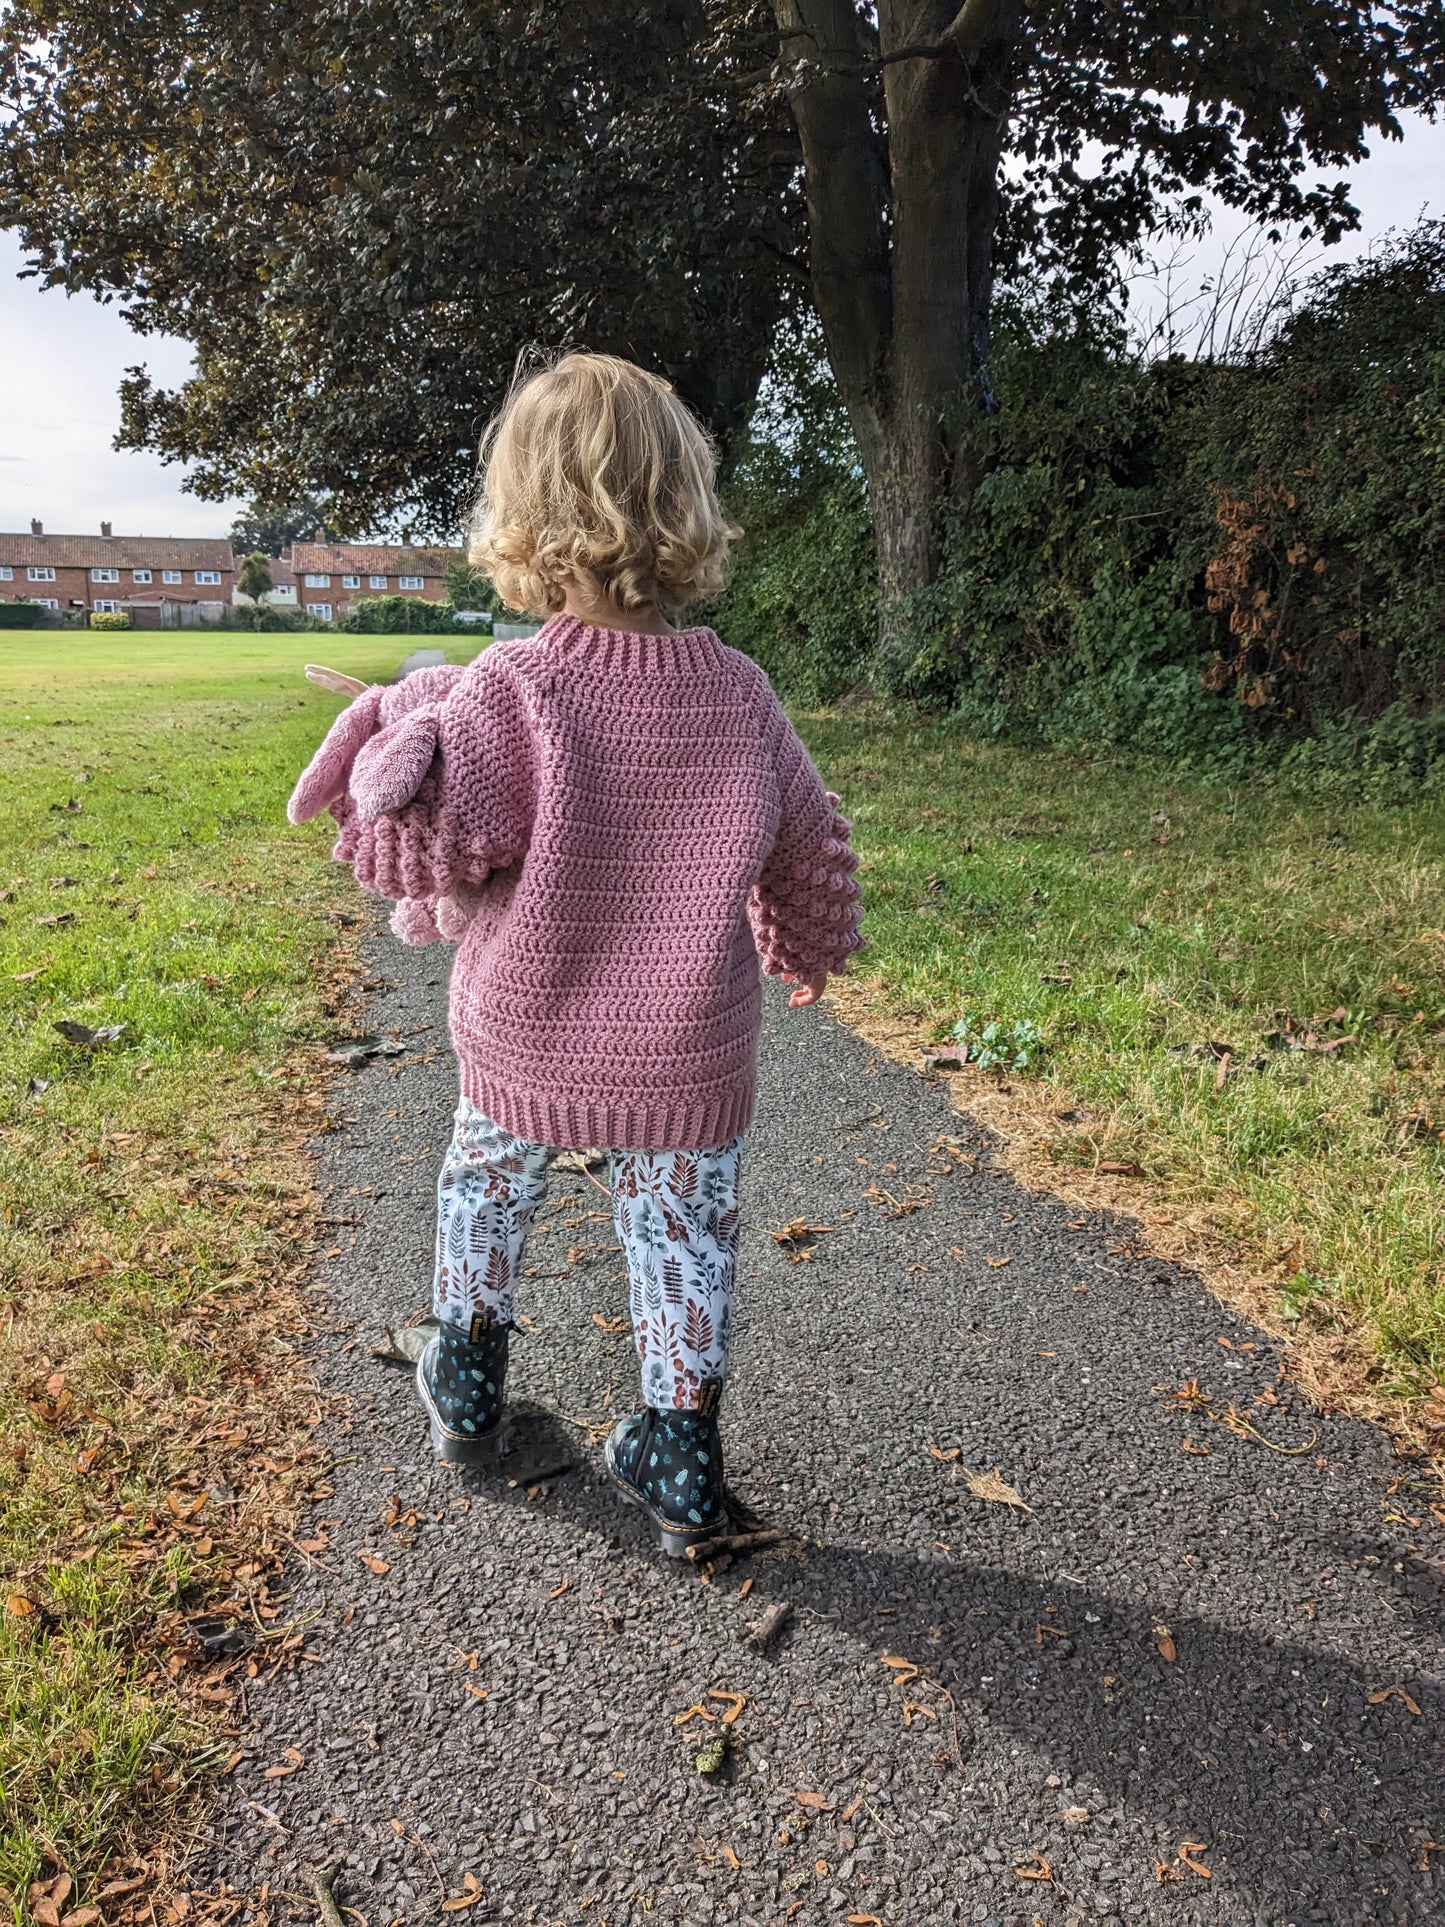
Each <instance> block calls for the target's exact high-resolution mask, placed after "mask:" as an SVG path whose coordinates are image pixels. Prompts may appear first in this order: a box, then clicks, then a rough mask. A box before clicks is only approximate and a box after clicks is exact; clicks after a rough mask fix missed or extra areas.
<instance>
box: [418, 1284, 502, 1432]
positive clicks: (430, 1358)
mask: <svg viewBox="0 0 1445 1927" xmlns="http://www.w3.org/2000/svg"><path fill="white" fill-rule="evenodd" d="M485 1317H486V1314H485V1313H482V1312H478V1313H477V1315H476V1316H475V1317H474V1318H473V1319H472V1321H471V1323H470V1325H450V1324H446V1323H443V1324H440V1325H438V1327H437V1329H436V1333H435V1335H434V1336H433V1337H432V1338H430V1339H429V1340H428V1341H427V1347H426V1350H425V1351H424V1352H423V1353H422V1355H421V1357H420V1358H419V1359H418V1360H417V1362H416V1389H417V1393H418V1396H419V1397H420V1399H421V1402H422V1404H423V1405H424V1406H425V1407H426V1414H427V1417H428V1418H429V1419H430V1420H431V1442H432V1445H433V1447H434V1449H435V1451H436V1455H437V1457H438V1458H439V1459H444V1460H447V1461H449V1462H451V1463H453V1464H458V1465H474V1464H478V1463H480V1462H482V1461H484V1460H487V1459H490V1458H491V1457H492V1456H494V1446H495V1443H496V1434H497V1431H498V1429H499V1427H500V1426H501V1423H502V1412H503V1408H504V1404H505V1398H506V1388H507V1327H506V1326H505V1325H498V1324H487V1323H484V1322H483V1320H484V1318H485Z"/></svg>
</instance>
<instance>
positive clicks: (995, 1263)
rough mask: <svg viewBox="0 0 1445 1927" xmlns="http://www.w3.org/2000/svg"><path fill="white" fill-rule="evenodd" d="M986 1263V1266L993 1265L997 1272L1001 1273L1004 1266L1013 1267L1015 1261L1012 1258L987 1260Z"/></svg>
mask: <svg viewBox="0 0 1445 1927" xmlns="http://www.w3.org/2000/svg"><path fill="white" fill-rule="evenodd" d="M984 1263H985V1264H986V1265H992V1266H993V1268H994V1270H995V1271H999V1270H1001V1269H1002V1267H1003V1266H1004V1265H1011V1264H1012V1263H1013V1259H1012V1258H985V1259H984Z"/></svg>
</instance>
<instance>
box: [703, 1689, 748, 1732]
mask: <svg viewBox="0 0 1445 1927" xmlns="http://www.w3.org/2000/svg"><path fill="white" fill-rule="evenodd" d="M707 1696H708V1698H709V1699H710V1700H726V1701H727V1703H728V1710H727V1711H726V1713H724V1714H723V1716H722V1723H723V1725H724V1726H731V1725H732V1723H733V1721H734V1720H736V1719H737V1717H738V1716H739V1714H740V1713H741V1712H742V1710H743V1708H744V1707H745V1706H746V1705H747V1703H748V1696H747V1694H746V1693H729V1692H728V1691H727V1690H726V1689H725V1688H724V1687H721V1686H710V1687H709V1688H708V1693H707Z"/></svg>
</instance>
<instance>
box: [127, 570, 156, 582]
mask: <svg viewBox="0 0 1445 1927" xmlns="http://www.w3.org/2000/svg"><path fill="white" fill-rule="evenodd" d="M130 579H131V581H132V582H149V581H150V579H151V572H150V570H149V569H132V570H131V572H130Z"/></svg>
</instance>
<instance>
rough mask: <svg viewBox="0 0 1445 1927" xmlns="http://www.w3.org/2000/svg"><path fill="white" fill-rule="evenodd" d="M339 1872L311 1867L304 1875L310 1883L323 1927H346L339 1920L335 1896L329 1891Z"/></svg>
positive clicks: (336, 1868)
mask: <svg viewBox="0 0 1445 1927" xmlns="http://www.w3.org/2000/svg"><path fill="white" fill-rule="evenodd" d="M339 1872H340V1868H338V1867H312V1868H310V1869H309V1871H308V1872H307V1875H306V1878H307V1879H308V1880H309V1881H310V1882H311V1891H312V1893H314V1894H315V1896H316V1911H317V1912H318V1913H319V1914H320V1916H321V1918H322V1920H323V1922H324V1923H325V1927H346V1922H345V1921H344V1920H343V1919H342V1918H341V1909H340V1908H339V1907H338V1906H337V1904H336V1895H335V1894H334V1893H333V1892H332V1891H331V1883H332V1881H333V1880H335V1878H336V1876H337V1874H338V1873H339Z"/></svg>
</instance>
